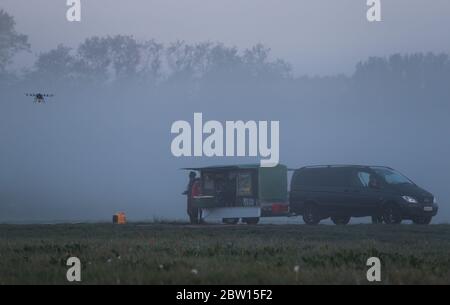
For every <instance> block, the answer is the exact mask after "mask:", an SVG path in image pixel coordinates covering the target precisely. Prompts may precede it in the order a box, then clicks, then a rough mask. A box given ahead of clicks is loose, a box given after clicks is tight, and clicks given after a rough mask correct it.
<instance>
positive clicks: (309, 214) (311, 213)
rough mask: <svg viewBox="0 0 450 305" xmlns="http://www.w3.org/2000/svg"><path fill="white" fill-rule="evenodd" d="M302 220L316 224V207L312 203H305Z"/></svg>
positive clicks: (318, 220) (317, 219)
mask: <svg viewBox="0 0 450 305" xmlns="http://www.w3.org/2000/svg"><path fill="white" fill-rule="evenodd" d="M303 221H304V222H305V223H306V224H307V225H316V224H318V223H319V222H320V218H319V216H318V213H317V209H316V207H315V206H314V205H307V206H306V207H305V210H304V211H303Z"/></svg>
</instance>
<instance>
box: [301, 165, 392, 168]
mask: <svg viewBox="0 0 450 305" xmlns="http://www.w3.org/2000/svg"><path fill="white" fill-rule="evenodd" d="M334 167H354V168H388V169H392V168H390V167H388V166H379V165H357V164H329V165H309V166H304V167H301V168H299V169H307V168H334Z"/></svg>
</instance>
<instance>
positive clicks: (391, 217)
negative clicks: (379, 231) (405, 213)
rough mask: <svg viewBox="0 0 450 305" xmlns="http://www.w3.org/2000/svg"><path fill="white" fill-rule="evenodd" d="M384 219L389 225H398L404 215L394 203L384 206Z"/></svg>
mask: <svg viewBox="0 0 450 305" xmlns="http://www.w3.org/2000/svg"><path fill="white" fill-rule="evenodd" d="M383 221H384V223H385V224H388V225H398V224H400V223H401V222H402V215H401V213H400V210H399V208H398V207H397V206H396V205H394V204H389V205H387V206H386V207H385V208H384V211H383Z"/></svg>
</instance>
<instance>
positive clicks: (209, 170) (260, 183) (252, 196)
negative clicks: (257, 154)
mask: <svg viewBox="0 0 450 305" xmlns="http://www.w3.org/2000/svg"><path fill="white" fill-rule="evenodd" d="M185 170H191V171H196V172H198V173H199V183H200V185H201V188H200V189H201V191H200V195H197V196H194V197H193V198H192V206H193V207H194V208H196V209H198V212H199V217H200V218H201V219H203V220H204V219H222V220H223V222H225V223H237V222H238V221H239V219H242V221H243V222H246V223H249V224H254V223H257V222H258V221H259V219H260V217H274V216H287V215H288V213H289V203H288V193H287V167H286V166H284V165H281V164H280V165H277V166H275V167H261V166H260V165H259V164H244V165H227V166H208V167H194V168H185Z"/></svg>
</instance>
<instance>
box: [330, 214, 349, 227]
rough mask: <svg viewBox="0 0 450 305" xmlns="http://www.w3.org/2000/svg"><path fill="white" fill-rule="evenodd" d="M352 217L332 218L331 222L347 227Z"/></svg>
mask: <svg viewBox="0 0 450 305" xmlns="http://www.w3.org/2000/svg"><path fill="white" fill-rule="evenodd" d="M350 218H351V217H350V216H336V217H334V216H333V217H331V220H332V221H333V222H334V224H335V225H337V226H345V225H347V224H348V223H349V222H350Z"/></svg>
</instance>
